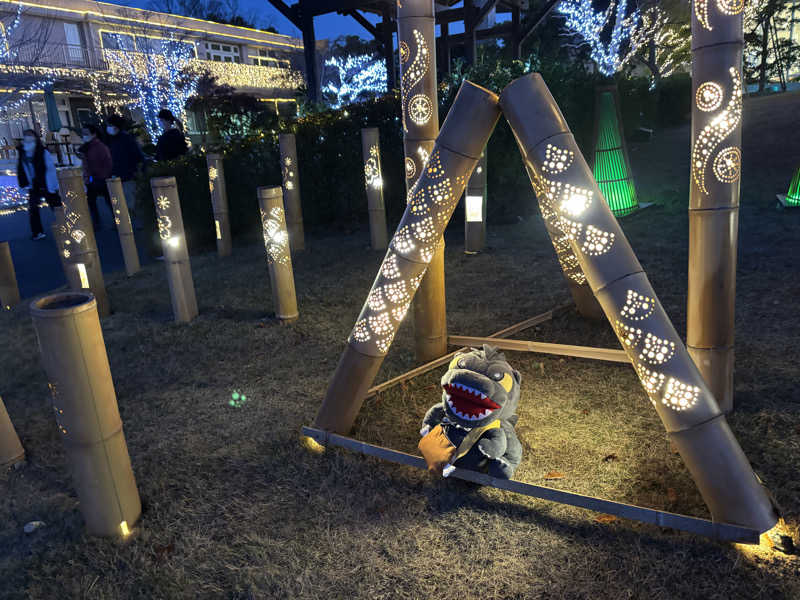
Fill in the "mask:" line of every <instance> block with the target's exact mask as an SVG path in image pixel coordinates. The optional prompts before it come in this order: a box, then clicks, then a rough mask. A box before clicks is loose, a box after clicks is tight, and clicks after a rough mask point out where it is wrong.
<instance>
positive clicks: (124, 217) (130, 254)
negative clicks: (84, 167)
mask: <svg viewBox="0 0 800 600" xmlns="http://www.w3.org/2000/svg"><path fill="white" fill-rule="evenodd" d="M106 187H107V188H108V196H109V198H111V208H112V209H113V210H114V222H115V223H116V224H117V233H118V234H119V245H120V246H121V247H122V260H123V261H124V262H125V273H126V274H127V275H128V277H130V276H132V275H136V273H138V272H139V271H140V270H141V268H142V266H141V264H139V251H138V250H137V249H136V238H135V237H134V235H133V225H132V224H131V215H130V213H129V212H128V202H127V199H126V198H125V190H124V189H123V187H122V180H121V179H120V178H119V177H109V178H108V179H106Z"/></svg>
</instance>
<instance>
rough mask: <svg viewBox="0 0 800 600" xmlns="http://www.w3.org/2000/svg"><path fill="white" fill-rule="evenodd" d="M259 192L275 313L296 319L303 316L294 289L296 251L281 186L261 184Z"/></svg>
mask: <svg viewBox="0 0 800 600" xmlns="http://www.w3.org/2000/svg"><path fill="white" fill-rule="evenodd" d="M257 193H258V206H259V208H260V209H261V224H262V227H263V230H264V247H265V248H266V251H267V263H268V265H269V281H270V287H271V288H272V303H273V305H274V306H275V316H276V317H277V318H278V319H280V320H281V321H284V322H292V321H296V320H297V318H298V315H299V313H298V311H297V294H296V293H295V288H294V272H293V271H292V254H291V252H290V251H289V239H290V238H289V233H288V231H287V228H286V216H285V213H284V210H283V197H282V192H281V188H279V187H260V188H258V190H257Z"/></svg>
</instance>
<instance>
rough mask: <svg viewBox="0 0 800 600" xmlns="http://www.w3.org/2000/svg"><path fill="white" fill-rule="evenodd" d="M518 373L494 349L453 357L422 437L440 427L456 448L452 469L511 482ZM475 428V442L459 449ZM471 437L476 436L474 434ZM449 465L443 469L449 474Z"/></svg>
mask: <svg viewBox="0 0 800 600" xmlns="http://www.w3.org/2000/svg"><path fill="white" fill-rule="evenodd" d="M520 381H521V378H520V374H519V372H517V371H515V370H514V369H512V368H511V365H509V364H508V363H507V362H506V360H505V357H504V356H503V355H502V354H501V353H499V352H498V351H497V349H496V348H493V347H492V346H488V345H484V346H483V349H481V350H477V349H474V348H473V349H471V350H470V351H469V352H465V353H462V354H457V355H456V356H455V358H453V360H452V361H451V362H450V366H449V368H448V370H447V372H446V373H445V374H444V376H443V377H442V389H443V393H442V401H441V402H440V403H438V404H436V405H434V406H432V407H431V408H430V410H428V412H427V413H426V415H425V418H424V419H423V421H422V429H421V430H420V435H422V436H427V435H428V434H429V433H430V432H431V430H432V429H434V428H435V427H436V426H437V425H440V426H441V428H442V432H443V433H444V436H445V437H446V438H447V440H449V441H450V443H451V444H452V445H453V446H455V447H456V448H457V449H458V453H457V454H456V455H455V460H454V461H453V465H454V466H456V467H459V468H464V469H470V470H474V471H483V472H486V473H488V474H489V475H491V476H492V477H500V478H503V479H511V478H512V476H513V475H514V470H515V469H516V468H517V466H518V465H519V463H520V461H521V460H522V444H520V442H519V439H518V438H517V434H516V432H515V431H514V425H516V423H517V418H518V417H517V414H516V413H517V405H518V404H519V396H520ZM473 430H475V433H477V434H479V437H478V438H477V440H468V442H467V444H466V445H467V446H468V445H469V443H470V442H474V443H473V444H472V446H470V447H468V449H465V448H461V445H462V442H463V441H464V438H466V437H467V436H468V434H470V432H471V431H473ZM472 437H473V438H474V437H475V435H473V436H472ZM449 469H451V467H445V468H444V471H443V475H445V476H447V474H448V470H449Z"/></svg>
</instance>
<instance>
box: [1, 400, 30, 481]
mask: <svg viewBox="0 0 800 600" xmlns="http://www.w3.org/2000/svg"><path fill="white" fill-rule="evenodd" d="M23 460H25V449H24V448H23V447H22V444H21V443H20V441H19V436H18V435H17V432H16V430H15V429H14V425H13V424H12V423H11V417H9V416H8V412H7V411H6V405H5V404H3V398H1V397H0V469H3V470H6V469H8V468H9V467H12V466H14V465H16V464H17V463H20V462H22V461H23Z"/></svg>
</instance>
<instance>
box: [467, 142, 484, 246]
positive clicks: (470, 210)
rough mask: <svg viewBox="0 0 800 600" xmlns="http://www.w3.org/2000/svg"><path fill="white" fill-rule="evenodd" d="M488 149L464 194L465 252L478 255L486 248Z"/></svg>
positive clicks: (482, 155)
mask: <svg viewBox="0 0 800 600" xmlns="http://www.w3.org/2000/svg"><path fill="white" fill-rule="evenodd" d="M486 179H487V176H486V149H485V148H484V150H483V152H481V158H480V160H479V161H478V166H476V167H475V169H474V170H473V171H472V175H471V176H470V178H469V181H468V182H467V190H466V192H465V193H464V252H465V253H466V254H477V253H478V252H481V251H482V250H483V249H484V247H485V246H486Z"/></svg>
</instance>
